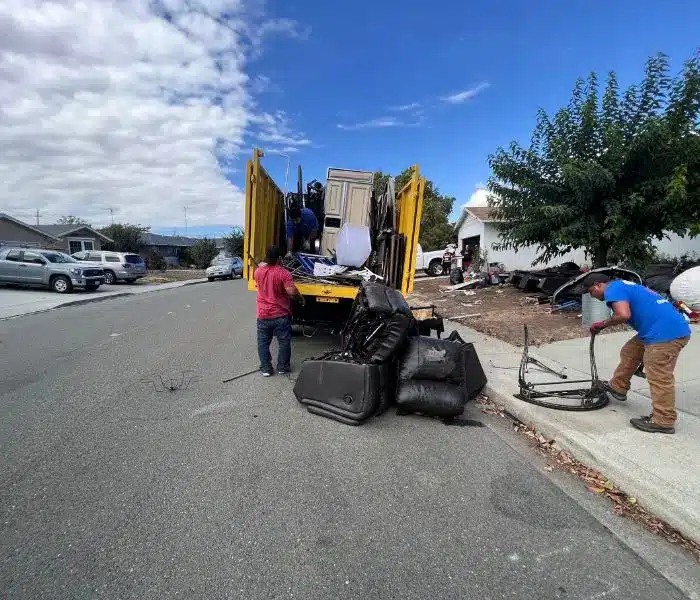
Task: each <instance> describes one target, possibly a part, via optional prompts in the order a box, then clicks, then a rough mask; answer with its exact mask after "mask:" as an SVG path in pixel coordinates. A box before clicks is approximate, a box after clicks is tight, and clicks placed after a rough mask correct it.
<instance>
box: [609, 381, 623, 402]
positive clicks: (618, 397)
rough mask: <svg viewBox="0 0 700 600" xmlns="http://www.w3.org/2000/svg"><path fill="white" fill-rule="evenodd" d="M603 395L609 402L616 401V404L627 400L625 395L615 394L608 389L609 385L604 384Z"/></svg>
mask: <svg viewBox="0 0 700 600" xmlns="http://www.w3.org/2000/svg"><path fill="white" fill-rule="evenodd" d="M605 393H606V394H607V395H608V398H610V400H617V401H618V402H624V401H625V400H627V394H626V393H625V392H616V391H615V390H614V389H612V388H611V387H610V384H609V383H606V384H605Z"/></svg>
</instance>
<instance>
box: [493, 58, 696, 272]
mask: <svg viewBox="0 0 700 600" xmlns="http://www.w3.org/2000/svg"><path fill="white" fill-rule="evenodd" d="M598 88H599V86H598V77H597V75H596V74H595V73H592V74H591V75H590V76H589V77H588V79H587V80H585V81H584V80H583V79H579V80H578V81H577V82H576V85H575V86H574V90H573V94H572V97H571V101H570V102H569V104H568V106H566V107H565V108H562V109H560V110H559V111H558V112H557V113H556V114H555V115H554V116H553V117H551V118H550V117H549V116H548V115H547V114H546V113H545V112H544V111H542V110H540V111H539V113H538V119H537V126H536V128H535V131H534V134H533V136H532V141H531V143H530V145H529V147H528V148H523V147H521V146H520V145H519V144H518V143H516V142H512V143H511V144H510V146H509V147H508V148H507V149H504V148H498V149H497V150H496V152H495V153H494V154H492V155H491V156H490V157H489V163H490V166H491V169H492V171H493V175H492V177H491V178H490V180H489V191H490V195H489V201H490V203H491V205H492V206H493V207H494V208H495V213H496V217H497V218H499V219H500V220H501V223H500V224H499V227H500V232H501V239H502V243H501V244H500V248H502V249H504V248H513V249H516V250H517V248H518V247H521V246H533V245H534V246H539V250H540V253H539V255H538V257H537V260H538V261H548V260H551V259H552V258H554V257H556V256H559V255H562V254H564V253H565V252H567V251H569V250H571V249H577V248H583V249H584V250H586V252H587V253H588V254H589V255H590V256H591V257H592V258H593V262H594V265H595V266H603V265H606V264H609V263H613V262H620V261H625V260H628V259H630V258H631V257H635V258H639V257H640V256H644V255H648V254H649V253H650V252H651V251H652V248H653V246H652V242H653V240H654V239H662V238H663V236H664V232H674V233H678V234H680V235H684V234H686V233H687V232H688V231H689V229H690V230H691V234H697V233H699V231H698V227H697V226H696V227H695V229H694V230H693V226H694V225H696V224H697V223H700V135H699V134H700V127H699V124H700V54H698V55H696V56H694V57H693V58H692V59H690V60H688V61H687V62H686V63H685V65H684V68H683V70H682V72H681V73H680V74H679V75H678V76H676V77H672V76H670V75H669V64H668V59H667V58H666V56H664V55H661V54H660V55H657V56H655V57H652V58H650V59H649V60H648V61H647V64H646V69H645V74H644V78H643V80H642V81H641V83H639V84H637V85H631V86H630V87H629V88H627V90H625V91H624V92H623V93H621V92H620V91H619V90H618V83H617V77H616V75H615V73H614V72H611V73H610V74H609V75H608V78H607V83H606V86H605V90H604V92H603V95H602V98H601V97H600V96H599V89H598Z"/></svg>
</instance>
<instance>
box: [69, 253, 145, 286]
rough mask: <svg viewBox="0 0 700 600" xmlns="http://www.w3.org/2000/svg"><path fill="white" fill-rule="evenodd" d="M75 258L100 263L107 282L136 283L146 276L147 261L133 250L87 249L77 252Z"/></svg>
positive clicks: (110, 283)
mask: <svg viewBox="0 0 700 600" xmlns="http://www.w3.org/2000/svg"><path fill="white" fill-rule="evenodd" d="M73 258H77V259H78V260H82V261H85V262H90V263H93V264H95V263H99V265H100V267H102V269H103V270H104V272H105V283H107V284H109V285H112V284H114V283H117V282H118V281H126V282H127V283H134V281H136V280H137V279H141V277H145V276H146V275H147V274H148V272H147V271H146V263H145V262H143V258H141V257H140V256H139V255H138V254H133V253H131V252H107V251H105V250H87V251H85V252H76V253H75V254H73Z"/></svg>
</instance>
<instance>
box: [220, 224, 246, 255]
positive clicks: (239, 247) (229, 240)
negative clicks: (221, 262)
mask: <svg viewBox="0 0 700 600" xmlns="http://www.w3.org/2000/svg"><path fill="white" fill-rule="evenodd" d="M223 242H224V250H226V252H230V253H231V255H232V256H241V257H242V256H243V229H241V228H240V227H233V228H232V229H231V232H230V233H228V234H226V235H225V236H224V237H223Z"/></svg>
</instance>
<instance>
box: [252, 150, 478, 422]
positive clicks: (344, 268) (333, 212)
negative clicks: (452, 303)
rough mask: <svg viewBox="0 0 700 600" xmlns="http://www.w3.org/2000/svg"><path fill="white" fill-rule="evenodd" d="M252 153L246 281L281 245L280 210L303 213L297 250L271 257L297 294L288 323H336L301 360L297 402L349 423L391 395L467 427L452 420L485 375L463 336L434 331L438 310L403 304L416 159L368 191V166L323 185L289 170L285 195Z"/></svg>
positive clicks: (405, 408)
mask: <svg viewBox="0 0 700 600" xmlns="http://www.w3.org/2000/svg"><path fill="white" fill-rule="evenodd" d="M262 156H263V154H262V152H261V151H260V150H255V151H254V153H253V159H252V160H251V161H248V164H247V171H246V172H247V180H246V213H245V216H246V224H245V237H244V254H245V256H244V261H245V270H244V276H245V277H246V278H247V279H248V289H250V290H255V289H256V286H255V280H254V279H253V272H254V270H255V266H256V264H258V262H259V261H260V260H262V257H263V256H265V251H266V248H267V247H268V246H269V245H273V244H274V245H277V246H283V245H284V244H285V242H286V241H287V236H288V235H289V232H290V230H293V228H292V227H290V228H289V229H288V228H287V226H286V225H287V215H297V217H296V218H297V219H299V223H301V217H298V215H299V214H300V213H302V212H303V213H305V214H306V218H307V221H308V222H312V223H313V230H314V232H313V235H309V237H308V238H307V241H308V243H307V244H304V248H305V249H306V251H305V252H296V253H295V252H289V253H287V255H286V256H285V258H284V260H283V262H282V264H283V265H284V266H285V267H286V268H287V269H289V270H290V271H291V272H292V276H293V278H294V283H295V284H296V287H297V289H298V290H299V292H300V293H301V294H302V296H304V299H305V302H304V303H298V304H296V305H295V306H294V308H293V322H295V323H297V324H301V325H302V326H304V325H313V326H316V327H320V326H326V327H329V328H331V329H334V330H336V331H338V332H340V336H339V339H340V341H341V347H340V348H339V349H337V350H332V351H330V352H326V353H325V354H323V355H322V356H318V357H316V358H312V359H307V360H305V361H304V362H303V363H302V364H301V367H300V369H299V374H298V376H297V378H296V382H295V384H294V395H295V396H296V399H297V400H298V401H299V402H300V403H301V404H302V405H304V406H305V407H306V408H307V410H308V412H310V413H312V414H315V415H319V416H322V417H326V418H329V419H334V420H336V421H339V422H341V423H345V424H347V425H360V424H361V423H364V422H365V421H367V420H368V419H370V418H373V417H376V416H379V415H381V414H382V413H384V412H386V411H387V410H388V408H389V407H390V406H392V405H394V404H395V405H397V407H398V410H400V412H401V414H413V413H418V414H422V415H426V416H430V417H433V418H440V419H442V420H443V421H444V422H445V424H459V425H465V424H469V420H466V421H464V420H458V419H457V417H459V415H461V414H462V413H463V411H464V408H465V405H466V403H467V402H468V401H469V400H472V399H473V398H475V397H476V395H477V394H478V393H479V392H480V391H481V389H482V388H483V387H484V385H485V384H486V375H485V374H484V371H483V368H482V367H481V363H480V362H479V358H478V356H477V354H476V351H475V349H474V346H473V344H471V343H468V342H465V341H464V340H462V339H461V338H460V337H459V335H458V334H457V332H453V333H452V334H450V336H449V337H448V338H447V339H441V338H440V336H441V334H442V332H443V331H444V325H443V319H442V317H440V315H439V314H438V313H436V312H435V306H423V307H413V306H409V305H408V302H407V301H406V296H407V295H408V294H409V293H410V292H411V291H412V290H413V280H414V277H415V272H416V259H417V255H418V233H419V231H420V222H421V216H422V212H423V190H424V189H425V179H424V178H423V177H421V176H420V172H419V169H418V166H417V165H416V166H414V167H413V168H412V175H411V179H410V180H409V181H408V183H407V184H406V185H405V186H404V187H403V188H402V189H400V190H395V188H394V182H393V180H392V179H390V180H389V181H388V182H387V183H386V184H385V185H384V186H383V189H375V187H374V174H373V173H372V172H371V171H353V170H348V169H336V168H331V169H328V173H327V180H326V185H325V188H324V187H323V185H320V184H319V182H316V181H313V182H311V183H309V184H308V185H307V190H308V191H307V193H306V194H304V193H303V188H302V181H301V171H300V174H299V181H298V182H297V192H296V193H288V194H284V193H283V192H282V191H281V190H280V188H279V186H278V185H277V184H276V183H275V182H274V181H273V180H272V178H271V177H270V175H269V174H268V173H267V171H266V170H265V169H264V168H263V166H262V165H261V163H260V159H261V158H262ZM304 209H305V210H304ZM309 211H311V212H313V217H315V218H311V217H310V215H309ZM295 222H296V221H294V219H292V221H291V223H295ZM316 222H318V225H316ZM316 227H318V230H316V229H315V228H316ZM307 229H308V228H307ZM311 240H312V241H311ZM292 241H293V242H294V241H297V240H294V239H293V240H292ZM312 242H313V243H312ZM287 247H288V248H290V247H298V244H296V245H295V244H293V243H292V244H289V245H288V246H287ZM432 331H434V332H435V333H436V335H437V339H436V338H433V337H430V336H431V332H432Z"/></svg>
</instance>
